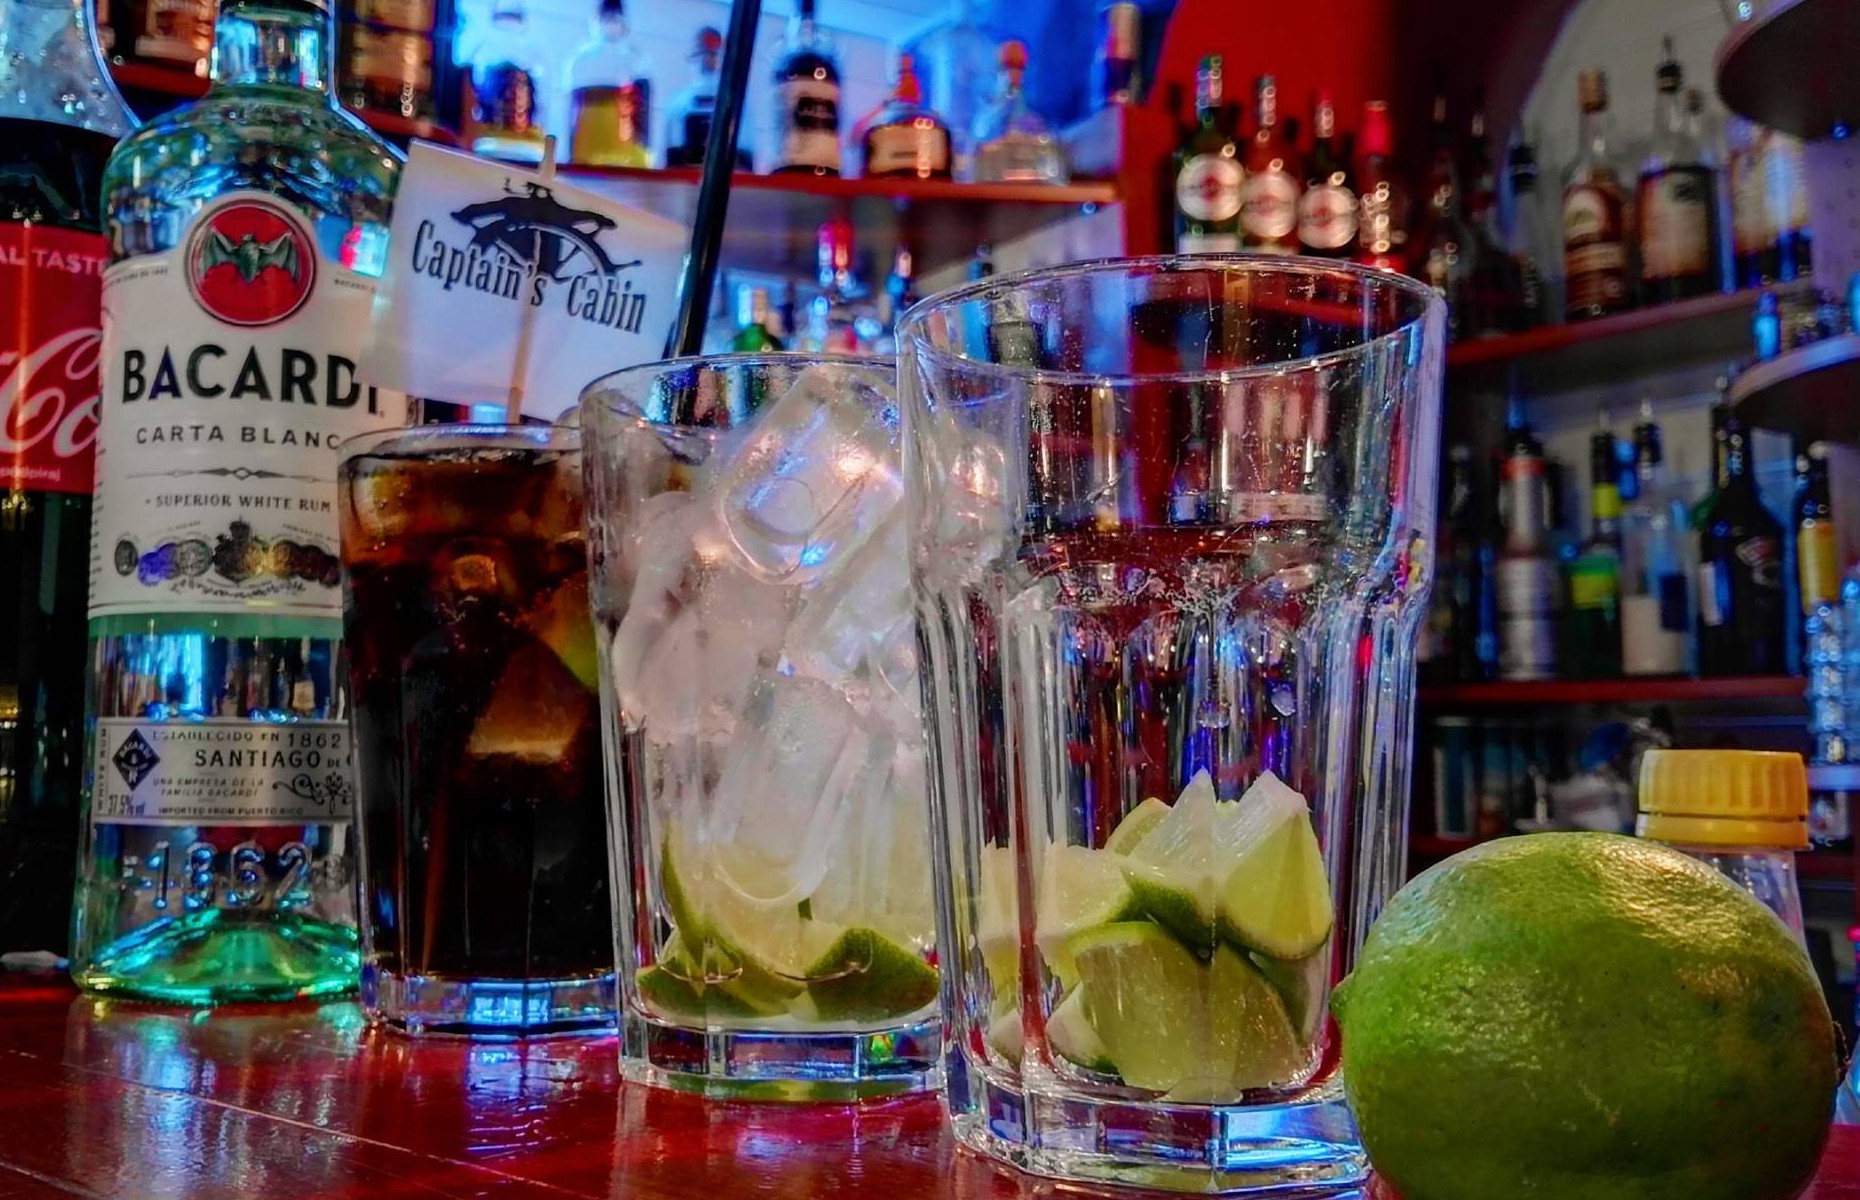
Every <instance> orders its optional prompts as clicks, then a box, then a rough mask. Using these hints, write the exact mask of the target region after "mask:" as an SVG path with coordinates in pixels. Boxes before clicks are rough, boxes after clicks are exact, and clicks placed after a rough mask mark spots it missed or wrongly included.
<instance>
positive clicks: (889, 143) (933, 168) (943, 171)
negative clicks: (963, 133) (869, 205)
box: [856, 53, 954, 179]
mask: <svg viewBox="0 0 1860 1200" xmlns="http://www.w3.org/2000/svg"><path fill="white" fill-rule="evenodd" d="M923 100H924V91H923V87H922V85H920V84H919V83H918V82H917V68H916V66H915V64H914V63H913V62H912V60H911V56H910V55H909V54H908V53H905V54H900V55H898V82H897V84H896V86H895V87H894V88H893V89H892V92H891V98H890V99H889V100H887V101H886V102H885V103H884V104H882V105H880V106H879V109H878V111H877V112H876V113H874V114H873V117H872V120H871V122H870V124H868V125H866V127H865V128H864V129H863V130H862V131H860V132H859V134H857V135H856V136H858V140H859V145H860V149H861V152H862V157H863V159H864V169H865V173H866V175H867V176H868V177H870V178H874V179H948V178H950V173H951V169H952V166H953V163H954V158H953V155H954V150H953V148H952V144H951V142H950V137H949V126H947V125H945V124H944V123H943V118H941V117H939V116H937V115H936V114H935V113H933V112H931V111H930V110H929V109H927V108H925V107H924V103H923Z"/></svg>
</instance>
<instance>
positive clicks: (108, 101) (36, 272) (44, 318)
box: [0, 0, 135, 954]
mask: <svg viewBox="0 0 1860 1200" xmlns="http://www.w3.org/2000/svg"><path fill="white" fill-rule="evenodd" d="M0 30H4V31H5V34H6V37H7V40H8V41H9V43H10V45H13V46H21V45H25V46H32V47H34V53H33V54H31V55H30V56H28V55H23V54H11V53H7V54H0V429H4V430H5V431H6V435H7V450H6V453H5V455H4V456H3V457H0V512H4V514H5V518H4V520H0V563H4V564H5V568H6V574H5V580H6V582H5V585H4V587H3V588H0V614H4V620H5V622H6V626H5V627H6V629H7V630H8V635H7V637H6V639H5V641H4V643H0V709H3V710H4V713H5V721H6V723H7V728H6V731H5V736H0V788H3V789H4V791H0V953H4V952H9V951H15V950H20V951H32V950H50V951H53V952H55V953H58V954H63V953H64V952H65V950H66V947H67V945H68V942H67V939H68V938H69V937H70V933H71V903H70V901H71V878H72V876H71V871H72V867H73V865H74V864H75V863H76V861H77V840H78V794H79V791H80V789H81V787H82V784H83V774H84V758H83V747H84V650H85V646H84V604H85V595H86V592H87V590H88V587H89V582H88V579H87V575H88V569H89V563H90V545H89V538H90V516H91V487H92V479H93V472H92V448H91V443H92V439H93V438H94V437H95V430H96V425H95V413H96V407H97V403H98V399H97V397H98V382H97V354H98V350H97V340H98V323H99V322H100V321H101V319H102V309H101V304H102V300H101V296H100V292H99V283H100V274H101V268H102V266H103V263H104V260H105V257H106V256H107V255H108V253H109V246H108V243H106V242H105V240H104V238H103V216H102V213H101V212H100V211H99V208H100V202H101V201H102V199H103V190H102V187H101V184H100V180H101V178H102V175H103V166H104V162H105V160H106V159H108V158H109V156H110V148H111V146H113V145H114V144H115V143H116V140H117V139H118V138H119V137H121V136H123V135H124V134H126V133H128V132H129V130H130V129H131V128H132V127H133V126H134V124H135V120H134V118H133V117H131V116H130V115H129V108H128V106H127V105H125V104H124V103H123V98H122V97H121V96H120V95H118V94H117V91H116V85H115V84H113V83H111V82H110V72H109V69H108V68H107V67H106V66H105V65H104V62H103V59H102V58H101V57H100V56H99V54H98V51H97V47H96V44H95V43H94V41H93V39H92V31H91V28H90V9H89V6H88V5H87V4H86V3H85V2H84V0H66V3H62V4H47V3H41V2H39V0H0Z"/></svg>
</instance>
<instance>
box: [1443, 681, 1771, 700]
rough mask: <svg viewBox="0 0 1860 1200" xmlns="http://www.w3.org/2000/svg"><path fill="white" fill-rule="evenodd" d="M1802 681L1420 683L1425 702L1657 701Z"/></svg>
mask: <svg viewBox="0 0 1860 1200" xmlns="http://www.w3.org/2000/svg"><path fill="white" fill-rule="evenodd" d="M1806 687H1807V682H1806V681H1805V680H1804V679H1802V678H1801V677H1800V676H1796V675H1755V676H1748V677H1736V678H1728V679H1691V678H1686V679H1656V678H1647V679H1555V680H1544V681H1539V682H1530V683H1506V682H1498V683H1448V684H1434V685H1428V684H1423V685H1422V686H1421V688H1420V689H1419V692H1418V695H1419V698H1420V702H1421V703H1422V704H1423V705H1427V706H1429V707H1444V706H1447V705H1471V704H1662V703H1684V702H1687V701H1706V700H1793V699H1796V698H1798V697H1800V696H1801V695H1802V694H1803V692H1804V690H1805V689H1806Z"/></svg>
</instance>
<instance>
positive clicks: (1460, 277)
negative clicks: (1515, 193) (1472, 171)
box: [1413, 91, 1491, 341]
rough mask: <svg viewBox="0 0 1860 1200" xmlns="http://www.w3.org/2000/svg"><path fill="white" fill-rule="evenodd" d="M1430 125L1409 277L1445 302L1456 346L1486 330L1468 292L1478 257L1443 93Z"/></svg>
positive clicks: (1437, 98)
mask: <svg viewBox="0 0 1860 1200" xmlns="http://www.w3.org/2000/svg"><path fill="white" fill-rule="evenodd" d="M1430 124H1431V129H1430V136H1431V140H1432V143H1433V152H1432V154H1431V156H1430V158H1429V165H1428V172H1427V181H1426V185H1425V192H1424V197H1425V201H1424V204H1423V206H1422V209H1421V227H1420V230H1419V237H1418V238H1417V239H1416V241H1415V246H1414V269H1413V274H1414V275H1415V276H1416V277H1417V278H1419V279H1421V280H1423V281H1424V282H1426V283H1427V284H1428V285H1430V286H1431V287H1432V288H1433V289H1434V290H1435V291H1437V292H1439V293H1440V294H1441V295H1442V296H1443V297H1445V299H1446V301H1447V336H1448V338H1450V339H1452V340H1456V341H1457V340H1459V339H1460V338H1465V337H1471V336H1473V335H1474V334H1477V333H1485V332H1491V329H1490V323H1489V322H1488V321H1486V320H1485V319H1484V318H1483V317H1481V316H1480V315H1479V307H1480V305H1479V299H1480V298H1479V297H1478V296H1477V295H1476V294H1475V292H1474V287H1473V284H1474V272H1475V271H1476V270H1477V269H1478V265H1479V254H1478V248H1477V246H1476V244H1475V241H1474V235H1473V230H1472V228H1471V227H1470V226H1469V225H1467V223H1466V218H1465V213H1464V211H1463V209H1462V204H1461V195H1460V180H1459V165H1458V163H1457V161H1456V156H1455V155H1454V152H1453V132H1452V129H1451V127H1450V126H1449V125H1448V123H1447V97H1446V93H1445V92H1444V91H1443V92H1436V93H1435V95H1434V108H1433V119H1432V121H1431V123H1430Z"/></svg>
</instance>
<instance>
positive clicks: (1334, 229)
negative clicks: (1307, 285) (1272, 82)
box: [1298, 91, 1356, 258]
mask: <svg viewBox="0 0 1860 1200" xmlns="http://www.w3.org/2000/svg"><path fill="white" fill-rule="evenodd" d="M1353 185H1354V177H1353V175H1352V173H1351V171H1350V164H1349V162H1348V161H1347V160H1346V158H1345V157H1344V155H1343V154H1342V152H1341V147H1340V146H1339V145H1338V135H1337V107H1336V105H1335V104H1333V103H1331V98H1330V93H1329V92H1328V91H1320V92H1318V94H1317V98H1316V99H1315V100H1314V101H1313V103H1312V106H1311V156H1310V158H1309V159H1308V160H1307V162H1306V167H1305V191H1304V195H1302V196H1300V197H1299V198H1298V248H1299V253H1301V254H1310V255H1316V256H1318V257H1320V258H1350V257H1352V256H1354V255H1355V253H1356V190H1355V187H1354V186H1353Z"/></svg>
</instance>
